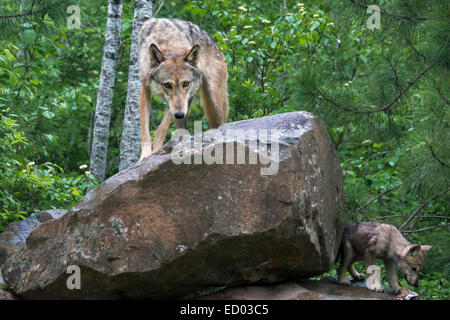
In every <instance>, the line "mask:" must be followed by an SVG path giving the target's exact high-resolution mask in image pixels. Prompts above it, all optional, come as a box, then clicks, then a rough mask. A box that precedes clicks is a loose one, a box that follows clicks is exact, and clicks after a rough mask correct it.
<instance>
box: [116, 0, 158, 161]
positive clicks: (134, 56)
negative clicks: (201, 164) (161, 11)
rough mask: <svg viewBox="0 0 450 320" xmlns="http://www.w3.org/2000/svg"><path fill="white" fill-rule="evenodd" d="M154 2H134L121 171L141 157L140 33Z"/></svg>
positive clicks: (121, 146) (145, 0)
mask: <svg viewBox="0 0 450 320" xmlns="http://www.w3.org/2000/svg"><path fill="white" fill-rule="evenodd" d="M154 2H155V1H154V0H136V1H135V2H134V20H133V33H132V36H131V49H130V65H129V69H128V89H127V99H126V104H125V116H124V119H123V129H122V140H121V142H120V164H119V170H123V169H126V168H128V167H130V166H131V165H132V164H134V163H135V162H137V161H138V160H139V157H140V155H141V135H140V132H141V131H140V130H141V124H140V121H139V91H140V90H141V81H140V79H139V39H138V36H139V31H140V30H141V26H142V24H143V23H144V22H145V21H146V20H147V19H150V18H151V17H152V16H153V8H154Z"/></svg>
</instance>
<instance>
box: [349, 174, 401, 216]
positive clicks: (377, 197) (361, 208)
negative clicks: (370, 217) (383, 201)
mask: <svg viewBox="0 0 450 320" xmlns="http://www.w3.org/2000/svg"><path fill="white" fill-rule="evenodd" d="M405 182H406V180H405V181H403V182H402V183H400V184H398V185H396V186H393V187H391V188H389V189H386V190H385V191H383V192H382V193H380V194H379V195H377V196H376V197H375V198H373V199H370V200H369V201H368V202H367V203H366V204H365V205H364V206H362V207H359V208H358V209H357V211H358V212H361V211H362V210H364V209H365V208H367V207H368V206H369V205H370V204H371V203H372V202H374V201H375V200H377V199H379V198H380V197H382V196H383V195H385V194H386V193H388V192H391V191H393V190H395V189H397V188H398V187H400V186H402V185H403V184H405Z"/></svg>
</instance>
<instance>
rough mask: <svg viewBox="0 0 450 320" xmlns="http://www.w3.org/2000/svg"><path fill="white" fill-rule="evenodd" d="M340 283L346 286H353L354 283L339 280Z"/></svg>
mask: <svg viewBox="0 0 450 320" xmlns="http://www.w3.org/2000/svg"><path fill="white" fill-rule="evenodd" d="M339 283H340V284H342V285H344V286H351V285H352V283H351V282H350V280H348V279H343V280H339Z"/></svg>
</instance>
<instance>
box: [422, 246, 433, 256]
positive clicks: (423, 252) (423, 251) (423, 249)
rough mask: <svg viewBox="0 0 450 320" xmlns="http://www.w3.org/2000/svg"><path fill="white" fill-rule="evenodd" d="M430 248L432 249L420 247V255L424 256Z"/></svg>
mask: <svg viewBox="0 0 450 320" xmlns="http://www.w3.org/2000/svg"><path fill="white" fill-rule="evenodd" d="M431 248H433V247H432V246H427V245H423V246H420V251H422V254H425V253H427V251H428V250H430V249H431Z"/></svg>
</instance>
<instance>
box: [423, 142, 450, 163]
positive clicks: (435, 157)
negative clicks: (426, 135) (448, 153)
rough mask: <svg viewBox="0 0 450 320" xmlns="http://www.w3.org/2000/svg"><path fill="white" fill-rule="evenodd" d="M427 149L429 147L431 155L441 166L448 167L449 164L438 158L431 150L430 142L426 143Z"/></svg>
mask: <svg viewBox="0 0 450 320" xmlns="http://www.w3.org/2000/svg"><path fill="white" fill-rule="evenodd" d="M428 149H430V152H431V155H432V156H433V158H434V160H436V161H437V162H439V164H440V165H441V166H443V167H446V168H450V166H449V165H448V164H446V163H445V162H444V161H442V160H441V159H439V158H438V156H437V155H436V153H435V152H434V150H433V147H432V146H431V143H428Z"/></svg>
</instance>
